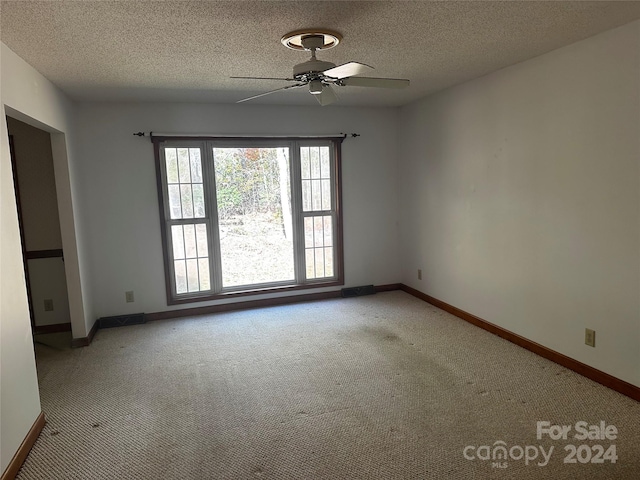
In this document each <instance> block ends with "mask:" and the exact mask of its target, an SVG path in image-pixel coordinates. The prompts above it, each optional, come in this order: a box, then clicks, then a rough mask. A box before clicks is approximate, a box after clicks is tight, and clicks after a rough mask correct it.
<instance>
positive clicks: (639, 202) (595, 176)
mask: <svg viewBox="0 0 640 480" xmlns="http://www.w3.org/2000/svg"><path fill="white" fill-rule="evenodd" d="M639 89H640V22H637V21H636V22H634V23H631V24H629V25H626V26H624V27H621V28H618V29H615V30H611V31H608V32H605V33H603V34H600V35H598V36H596V37H592V38H589V39H587V40H584V41H581V42H579V43H576V44H573V45H570V46H568V47H565V48H562V49H559V50H556V51H554V52H551V53H548V54H546V55H543V56H541V57H537V58H535V59H532V60H530V61H527V62H524V63H521V64H518V65H514V66H512V67H509V68H506V69H504V70H501V71H498V72H496V73H493V74H491V75H488V76H486V77H483V78H480V79H477V80H474V81H471V82H468V83H466V84H463V85H460V86H458V87H454V88H452V89H449V90H447V91H444V92H442V93H440V94H437V95H435V96H432V97H429V98H427V99H425V100H423V101H421V102H419V103H417V104H413V105H410V106H407V107H404V108H403V109H402V111H401V122H400V124H401V129H400V132H401V134H400V138H401V142H400V145H401V150H400V153H401V158H400V176H399V180H400V185H401V188H400V189H399V192H400V200H399V205H400V210H399V212H400V224H401V226H400V231H401V251H402V265H403V281H404V283H407V284H409V285H411V286H412V287H414V288H417V289H418V290H420V291H423V292H425V293H427V294H429V295H432V296H434V297H436V298H438V299H441V300H443V301H445V302H448V303H450V304H452V305H454V306H456V307H459V308H461V309H463V310H466V311H468V312H470V313H473V314H475V315H477V316H479V317H481V318H484V319H485V320H488V321H490V322H493V323H495V324H497V325H500V326H502V327H504V328H506V329H508V330H510V331H512V332H515V333H517V334H519V335H522V336H524V337H526V338H528V339H530V340H533V341H535V342H538V343H540V344H542V345H545V346H547V347H549V348H551V349H553V350H556V351H558V352H561V353H563V354H565V355H568V356H570V357H572V358H574V359H577V360H579V361H581V362H583V363H586V364H588V365H591V366H593V367H595V368H597V369H600V370H603V371H605V372H607V373H609V374H611V375H614V376H616V377H618V378H620V379H623V380H626V381H627V382H630V383H633V384H635V385H640V348H639V347H638V345H639V344H640V184H639V182H640V171H639V167H640V140H639V139H640V95H639ZM418 268H422V269H423V272H424V276H423V280H422V281H418V280H417V274H416V270H417V269H418ZM585 327H588V328H591V329H595V330H596V348H595V349H594V348H591V347H588V346H586V345H585V344H584V329H585ZM488 368H489V366H488Z"/></svg>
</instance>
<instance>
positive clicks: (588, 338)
mask: <svg viewBox="0 0 640 480" xmlns="http://www.w3.org/2000/svg"><path fill="white" fill-rule="evenodd" d="M584 343H585V345H589V346H590V347H595V346H596V331H595V330H591V329H590V328H585V329H584Z"/></svg>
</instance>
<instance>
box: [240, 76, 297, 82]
mask: <svg viewBox="0 0 640 480" xmlns="http://www.w3.org/2000/svg"><path fill="white" fill-rule="evenodd" d="M229 78H243V79H245V80H286V81H287V82H295V81H296V79H295V78H275V77H229Z"/></svg>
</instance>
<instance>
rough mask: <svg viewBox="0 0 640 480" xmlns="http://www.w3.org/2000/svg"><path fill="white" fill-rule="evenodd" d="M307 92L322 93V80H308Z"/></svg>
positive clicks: (312, 93)
mask: <svg viewBox="0 0 640 480" xmlns="http://www.w3.org/2000/svg"><path fill="white" fill-rule="evenodd" d="M309 93H311V95H320V94H321V93H322V82H321V81H320V80H312V81H311V82H309Z"/></svg>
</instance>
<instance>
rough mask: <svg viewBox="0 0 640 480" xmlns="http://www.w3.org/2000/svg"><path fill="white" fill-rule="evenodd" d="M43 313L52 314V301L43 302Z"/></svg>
mask: <svg viewBox="0 0 640 480" xmlns="http://www.w3.org/2000/svg"><path fill="white" fill-rule="evenodd" d="M44 311H45V312H53V300H51V299H50V298H48V299H46V300H45V301H44Z"/></svg>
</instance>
